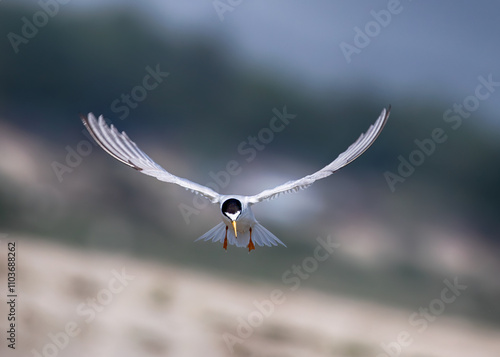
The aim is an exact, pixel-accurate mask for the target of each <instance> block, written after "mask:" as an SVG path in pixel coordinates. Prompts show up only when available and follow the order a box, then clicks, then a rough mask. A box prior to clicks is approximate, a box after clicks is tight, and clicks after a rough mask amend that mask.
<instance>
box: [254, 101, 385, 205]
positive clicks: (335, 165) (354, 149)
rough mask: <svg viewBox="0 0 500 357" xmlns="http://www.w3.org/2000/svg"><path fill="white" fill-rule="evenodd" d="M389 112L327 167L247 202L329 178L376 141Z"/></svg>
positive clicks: (267, 191) (258, 195) (263, 198)
mask: <svg viewBox="0 0 500 357" xmlns="http://www.w3.org/2000/svg"><path fill="white" fill-rule="evenodd" d="M390 111H391V106H389V107H388V108H387V109H385V108H384V109H383V110H382V112H381V113H380V116H379V117H378V119H377V121H376V122H375V123H374V124H373V125H371V126H370V128H369V129H368V131H367V132H366V133H364V134H361V136H360V137H359V138H358V140H356V141H355V142H354V143H353V144H352V145H351V146H349V147H348V148H347V150H346V151H344V152H343V153H342V154H340V155H339V156H338V157H337V158H336V159H335V160H334V161H333V162H331V163H330V164H329V165H327V166H325V167H323V168H322V169H321V170H319V171H316V172H315V173H313V174H311V175H308V176H306V177H303V178H301V179H299V180H295V181H288V182H286V183H284V184H282V185H279V186H277V187H275V188H272V189H269V190H265V191H262V192H261V193H259V194H257V195H254V196H249V197H248V202H249V203H250V204H255V203H258V202H262V201H265V200H270V199H273V198H276V197H277V196H279V195H280V194H283V193H289V192H297V191H299V190H301V189H304V188H307V187H309V186H310V185H311V184H312V183H313V182H314V181H316V180H319V179H322V178H325V177H327V176H330V175H331V174H333V173H334V172H335V171H337V170H339V169H341V168H342V167H344V166H346V165H347V164H349V163H351V162H353V161H354V160H356V159H357V158H358V157H359V156H360V155H361V154H363V153H364V152H365V151H366V149H368V148H369V147H370V146H371V145H372V144H373V142H374V141H375V140H376V139H377V137H378V136H379V134H380V132H381V131H382V129H383V128H384V125H385V123H387V119H388V118H389V113H390Z"/></svg>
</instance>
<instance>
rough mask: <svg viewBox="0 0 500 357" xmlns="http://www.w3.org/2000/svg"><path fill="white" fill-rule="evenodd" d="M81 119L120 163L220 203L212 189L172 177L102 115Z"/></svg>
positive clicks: (95, 138)
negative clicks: (97, 117) (109, 124)
mask: <svg viewBox="0 0 500 357" xmlns="http://www.w3.org/2000/svg"><path fill="white" fill-rule="evenodd" d="M80 117H81V119H82V121H83V124H84V125H85V127H86V128H87V130H88V131H89V133H90V135H92V137H93V138H94V140H95V141H96V142H97V143H98V144H99V145H100V146H101V147H102V148H103V149H104V151H106V152H107V153H108V154H110V155H111V156H113V157H114V158H115V159H117V160H118V161H120V162H122V163H124V164H125V165H127V166H130V167H132V168H134V169H136V170H137V171H140V172H141V173H143V174H146V175H149V176H153V177H156V178H157V179H158V180H160V181H165V182H170V183H175V184H177V185H179V186H182V187H184V188H185V189H187V190H190V191H192V192H194V193H196V194H200V195H202V196H205V197H206V198H208V199H209V200H210V201H211V202H213V203H216V202H219V200H220V195H219V194H218V193H217V192H215V191H214V190H212V189H211V188H209V187H206V186H203V185H200V184H197V183H196V182H192V181H189V180H187V179H185V178H181V177H177V176H175V175H172V174H171V173H170V172H168V171H167V170H165V169H164V168H163V167H161V166H160V165H158V164H157V163H156V162H154V161H153V160H151V158H150V157H149V156H148V155H146V154H145V153H144V152H143V151H142V150H141V149H139V148H138V147H137V145H136V144H135V143H134V142H133V141H132V140H130V139H129V137H128V136H127V134H125V132H121V133H119V132H118V130H116V128H115V127H114V126H113V125H111V126H108V125H107V124H106V122H105V121H104V118H103V117H102V115H101V116H99V119H98V120H97V119H96V118H95V116H94V114H92V113H89V115H88V116H87V117H85V116H83V115H81V116H80Z"/></svg>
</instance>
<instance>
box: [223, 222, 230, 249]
mask: <svg viewBox="0 0 500 357" xmlns="http://www.w3.org/2000/svg"><path fill="white" fill-rule="evenodd" d="M228 228H229V227H228V226H226V236H225V237H224V245H223V246H222V248H224V249H225V250H226V251H227V229H228Z"/></svg>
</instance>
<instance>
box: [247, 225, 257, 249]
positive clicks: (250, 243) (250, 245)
mask: <svg viewBox="0 0 500 357" xmlns="http://www.w3.org/2000/svg"><path fill="white" fill-rule="evenodd" d="M247 248H248V253H250V252H251V251H252V250H255V245H254V244H253V242H252V227H250V241H249V242H248V245H247Z"/></svg>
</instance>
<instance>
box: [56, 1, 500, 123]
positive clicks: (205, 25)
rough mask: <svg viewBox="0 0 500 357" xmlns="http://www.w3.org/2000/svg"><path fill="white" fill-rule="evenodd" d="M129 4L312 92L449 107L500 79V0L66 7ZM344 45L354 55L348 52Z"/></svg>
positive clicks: (493, 110)
mask: <svg viewBox="0 0 500 357" xmlns="http://www.w3.org/2000/svg"><path fill="white" fill-rule="evenodd" d="M124 4H126V5H129V6H134V7H137V8H140V9H141V10H144V13H145V14H147V16H151V17H152V18H156V20H157V21H158V22H159V23H161V24H164V25H165V26H168V27H170V28H175V29H176V30H178V31H180V32H200V31H203V33H204V34H205V35H206V36H207V37H208V38H213V39H214V40H216V41H220V42H222V43H225V44H227V45H228V47H229V48H230V49H231V50H232V51H233V53H234V55H235V64H236V65H237V64H238V63H237V62H238V61H240V60H244V61H246V62H248V63H249V64H250V65H252V66H256V67H268V66H272V67H271V70H272V71H273V72H275V73H276V74H277V75H278V76H282V77H283V78H285V79H286V80H287V81H289V83H290V84H291V85H300V86H304V89H305V90H306V89H307V90H311V89H320V90H321V89H322V88H325V87H333V86H336V87H337V88H338V87H339V86H341V87H342V86H343V87H345V88H346V90H347V89H354V90H362V89H364V88H365V87H366V88H369V87H371V86H376V88H377V90H378V91H380V93H383V94H384V95H385V96H387V97H389V98H390V97H395V96H398V97H400V96H401V95H403V96H407V97H408V98H412V97H413V96H414V94H415V93H418V94H419V95H421V94H422V93H424V94H425V95H426V96H428V97H429V98H433V97H440V98H443V97H444V98H445V99H446V100H449V105H447V107H451V106H452V105H453V103H455V102H456V103H461V102H462V101H463V100H464V99H465V98H466V97H467V96H469V95H471V94H474V91H475V88H476V86H477V85H478V83H479V82H478V77H479V76H483V77H487V76H488V75H491V76H492V78H493V79H494V80H496V79H498V81H500V46H498V35H499V34H500V23H499V22H498V15H499V14H500V2H498V1H486V0H483V1H476V2H472V1H453V0H444V1H416V0H413V1H412V0H401V1H397V0H380V1H328V0H321V1H320V0H316V1H290V0H288V1H286V0H274V1H265V0H252V1H249V0H189V1H184V0H169V1H164V0H145V1H137V0H135V1H133V0H128V1H123V0H120V1H107V2H106V3H103V2H102V1H98V0H87V1H79V0H74V1H72V2H70V3H69V4H68V5H64V6H67V7H68V8H80V9H82V8H89V7H91V8H92V7H95V6H124ZM231 4H233V5H231ZM216 8H218V9H219V11H217V10H216ZM387 14H390V18H388V17H387ZM377 18H378V19H377ZM356 28H359V29H360V30H361V31H362V32H363V35H359V31H358V32H357V31H356ZM356 33H358V40H359V41H360V42H361V45H359V43H360V42H358V46H356V43H355V36H356ZM368 33H369V34H370V35H368V37H365V38H363V36H367V34H368ZM341 46H344V52H345V51H346V50H345V48H350V49H351V50H352V49H353V48H354V49H355V52H351V53H350V55H346V54H345V53H343V50H342V48H341ZM349 46H352V47H349ZM499 89H500V87H499ZM499 99H500V90H499V91H497V92H496V93H493V95H492V96H491V97H490V98H489V99H488V100H484V101H481V102H480V108H479V109H478V110H479V111H480V112H479V113H480V114H482V115H484V116H485V117H487V118H488V120H489V121H490V122H500V120H498V119H499V118H498V115H497V113H498V112H499V111H500V100H499ZM385 104H387V103H384V105H385ZM445 109H446V107H444V108H443V111H444V110H445Z"/></svg>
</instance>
